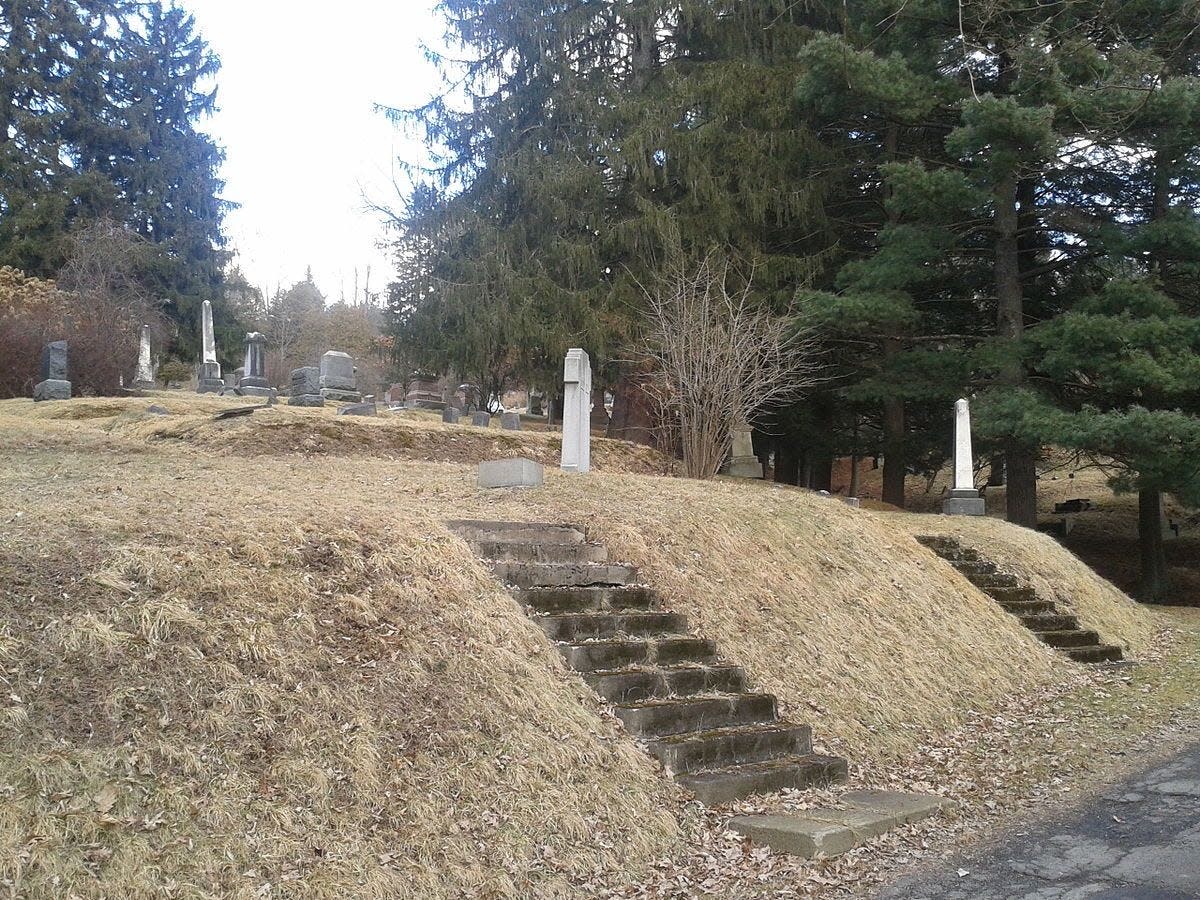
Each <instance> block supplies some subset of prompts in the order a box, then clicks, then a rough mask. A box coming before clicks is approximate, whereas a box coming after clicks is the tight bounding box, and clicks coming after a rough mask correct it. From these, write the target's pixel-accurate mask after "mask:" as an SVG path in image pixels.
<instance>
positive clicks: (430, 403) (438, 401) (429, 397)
mask: <svg viewBox="0 0 1200 900" xmlns="http://www.w3.org/2000/svg"><path fill="white" fill-rule="evenodd" d="M404 408H405V409H432V410H433V411H434V412H437V411H439V410H443V409H445V408H446V402H445V401H444V400H442V396H441V394H429V393H424V392H422V393H416V394H414V393H413V392H411V391H410V392H409V394H408V396H407V397H405V399H404Z"/></svg>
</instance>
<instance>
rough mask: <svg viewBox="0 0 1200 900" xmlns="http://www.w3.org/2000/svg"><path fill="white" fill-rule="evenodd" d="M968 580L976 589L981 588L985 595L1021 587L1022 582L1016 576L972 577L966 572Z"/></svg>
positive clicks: (1000, 574) (998, 574)
mask: <svg viewBox="0 0 1200 900" xmlns="http://www.w3.org/2000/svg"><path fill="white" fill-rule="evenodd" d="M963 574H964V575H966V576H967V579H968V580H969V581H970V582H971V584H973V585H975V587H977V588H979V589H980V590H981V591H983V592H984V593H985V594H990V593H991V592H992V591H993V590H994V589H995V588H1015V587H1020V582H1018V581H1017V579H1016V576H1015V575H1005V574H1003V573H996V574H993V575H971V574H970V573H967V572H964V573H963Z"/></svg>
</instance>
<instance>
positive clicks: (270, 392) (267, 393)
mask: <svg viewBox="0 0 1200 900" xmlns="http://www.w3.org/2000/svg"><path fill="white" fill-rule="evenodd" d="M238 390H240V391H241V392H242V394H243V395H244V396H246V397H278V396H279V392H278V391H276V390H275V388H273V387H257V386H254V385H245V384H243V385H240V386H239V387H238Z"/></svg>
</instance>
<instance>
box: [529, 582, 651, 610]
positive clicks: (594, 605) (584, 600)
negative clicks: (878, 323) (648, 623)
mask: <svg viewBox="0 0 1200 900" xmlns="http://www.w3.org/2000/svg"><path fill="white" fill-rule="evenodd" d="M513 594H514V596H516V598H517V599H518V600H520V601H521V602H522V603H524V604H525V605H526V606H528V607H529V608H530V609H532V610H534V611H535V612H540V613H548V614H562V613H581V612H609V611H616V610H632V609H651V608H653V607H654V606H657V605H658V596H657V595H656V594H655V593H654V591H652V590H650V589H649V588H644V587H639V586H632V587H549V588H546V587H541V588H522V589H520V590H516V591H514V592H513Z"/></svg>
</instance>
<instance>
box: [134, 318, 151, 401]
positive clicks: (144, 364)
mask: <svg viewBox="0 0 1200 900" xmlns="http://www.w3.org/2000/svg"><path fill="white" fill-rule="evenodd" d="M133 386H134V388H136V389H137V390H139V391H148V390H151V389H153V388H154V361H153V360H152V359H151V357H150V326H149V325H143V326H142V334H141V341H140V343H139V345H138V364H137V373H136V374H135V375H134V376H133Z"/></svg>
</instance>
